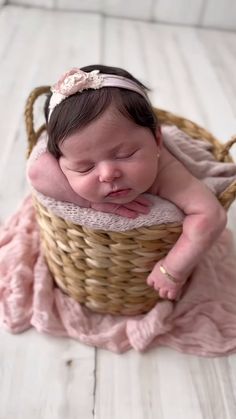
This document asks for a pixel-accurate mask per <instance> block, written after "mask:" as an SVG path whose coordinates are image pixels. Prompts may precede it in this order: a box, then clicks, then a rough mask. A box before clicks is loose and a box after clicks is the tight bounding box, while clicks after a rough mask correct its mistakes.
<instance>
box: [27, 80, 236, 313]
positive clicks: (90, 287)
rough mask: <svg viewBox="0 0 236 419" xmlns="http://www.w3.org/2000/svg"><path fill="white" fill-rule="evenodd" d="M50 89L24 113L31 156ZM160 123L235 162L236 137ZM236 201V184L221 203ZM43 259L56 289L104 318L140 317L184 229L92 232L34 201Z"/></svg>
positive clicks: (162, 117)
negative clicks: (154, 276)
mask: <svg viewBox="0 0 236 419" xmlns="http://www.w3.org/2000/svg"><path fill="white" fill-rule="evenodd" d="M49 89H50V87H49V86H43V87H39V88H36V89H34V90H33V92H32V93H31V94H30V96H29V97H28V100H27V103H26V108H25V120H26V129H27V134H28V142H29V147H28V156H29V154H30V153H31V150H32V148H33V147H34V145H35V144H36V142H37V139H38V137H39V136H40V134H41V133H42V131H43V130H44V129H45V125H44V126H42V127H40V128H39V130H37V131H36V130H35V128H34V121H33V107H34V103H35V100H36V99H37V98H38V97H39V96H40V95H43V94H45V93H47V92H49ZM156 112H157V115H158V119H159V121H160V123H162V124H163V123H165V124H169V125H176V126H178V127H179V128H180V129H181V130H182V131H184V132H186V133H187V134H188V135H190V136H191V137H192V138H194V139H196V140H197V139H198V138H201V139H204V140H205V141H208V142H210V143H211V144H212V145H213V150H212V153H213V155H214V157H215V158H216V160H218V161H221V162H231V161H232V159H231V157H230V155H229V149H230V147H231V146H232V144H233V143H234V142H236V137H235V138H232V140H231V141H229V142H228V143H226V144H224V145H222V144H221V143H219V141H218V140H217V139H216V138H214V137H213V135H212V134H210V133H209V132H208V131H206V130H205V129H203V128H201V127H199V126H198V125H197V124H195V123H193V122H191V121H189V120H187V119H184V118H180V117H178V116H176V115H173V114H172V113H169V112H166V111H163V110H160V109H156ZM235 196H236V182H234V183H233V184H231V185H230V186H229V187H228V188H227V189H226V190H225V191H224V192H223V193H222V194H221V195H220V196H219V197H218V198H219V200H220V202H221V204H222V205H223V206H224V207H225V208H226V209H228V208H229V206H230V204H231V203H232V201H233V200H234V198H235ZM33 201H34V205H35V209H36V214H37V220H38V224H39V226H40V230H41V239H42V244H43V249H44V255H45V258H46V261H47V264H48V267H49V270H50V271H51V273H52V275H53V277H54V279H55V282H56V283H57V285H58V286H59V287H60V288H61V289H62V290H63V291H64V292H65V293H67V294H68V295H70V296H71V297H73V298H74V299H75V300H77V301H78V302H80V303H82V304H84V305H85V306H86V307H88V308H90V309H91V310H94V311H96V312H100V313H110V314H114V315H121V314H122V315H135V314H141V313H145V312H147V311H149V310H150V309H151V308H152V307H153V306H154V305H155V304H156V302H157V301H158V299H159V296H158V294H157V292H156V291H154V290H153V289H151V288H150V287H148V286H147V284H146V278H147V276H148V274H149V273H150V271H151V269H152V267H153V266H154V264H155V263H156V262H157V261H158V260H159V259H160V258H162V257H163V256H164V255H166V254H167V253H168V251H169V250H170V248H171V247H172V246H173V245H174V243H175V242H176V240H177V239H178V237H179V235H180V234H181V225H178V224H165V225H164V224H163V225H158V226H152V227H145V228H138V229H135V230H130V231H128V232H127V231H126V232H121V233H119V232H110V231H101V230H99V231H98V230H92V229H89V228H85V227H82V226H79V225H75V224H73V223H71V222H68V221H65V220H64V219H62V218H59V217H57V216H55V215H54V214H53V213H51V212H50V211H48V210H47V209H46V208H45V207H43V206H42V205H41V204H40V203H39V202H38V200H37V199H36V197H35V196H34V199H33Z"/></svg>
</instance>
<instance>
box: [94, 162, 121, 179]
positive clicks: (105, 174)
mask: <svg viewBox="0 0 236 419" xmlns="http://www.w3.org/2000/svg"><path fill="white" fill-rule="evenodd" d="M120 176H121V172H120V170H119V169H118V168H117V167H115V166H114V165H113V164H110V163H104V164H103V165H102V166H101V167H100V171H99V181H100V182H112V181H113V180H114V179H117V178H119V177H120Z"/></svg>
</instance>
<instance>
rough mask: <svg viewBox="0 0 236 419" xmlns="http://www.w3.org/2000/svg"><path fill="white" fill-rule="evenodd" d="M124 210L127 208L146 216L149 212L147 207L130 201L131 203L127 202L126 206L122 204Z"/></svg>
mask: <svg viewBox="0 0 236 419" xmlns="http://www.w3.org/2000/svg"><path fill="white" fill-rule="evenodd" d="M124 205H125V207H126V208H128V209H129V210H132V211H135V212H137V213H139V214H148V213H149V211H150V207H149V206H147V205H144V204H142V203H140V202H137V201H136V200H135V201H132V202H128V203H127V204H124Z"/></svg>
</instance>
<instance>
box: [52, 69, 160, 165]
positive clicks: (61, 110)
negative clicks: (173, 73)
mask: <svg viewBox="0 0 236 419" xmlns="http://www.w3.org/2000/svg"><path fill="white" fill-rule="evenodd" d="M81 70H83V71H85V72H90V71H93V70H100V72H101V73H104V74H115V75H118V76H123V77H126V78H127V79H131V80H133V81H134V82H135V83H137V84H138V85H139V86H141V87H142V88H143V89H146V87H145V86H144V85H143V84H142V83H141V82H140V81H139V80H137V79H135V78H134V77H133V76H132V75H131V74H130V73H128V72H127V71H125V70H123V69H121V68H117V67H109V66H105V65H90V66H86V67H82V68H81ZM50 98H51V93H50V94H49V95H48V97H47V100H46V103H45V109H44V111H45V118H46V122H47V132H48V151H49V152H50V153H51V154H52V155H53V156H54V157H56V158H57V159H58V158H59V157H60V156H61V155H62V153H61V150H60V143H61V142H62V141H63V140H64V139H65V138H66V137H67V136H69V135H72V134H73V133H74V132H76V131H78V130H79V129H80V128H83V127H85V126H86V125H88V124H89V123H90V122H91V121H93V120H94V119H96V118H98V117H99V115H101V114H102V113H103V112H104V111H105V110H106V109H107V108H108V107H109V105H110V104H115V106H116V108H117V109H118V110H119V111H120V112H121V113H122V114H123V115H124V116H126V117H127V118H130V119H131V120H133V121H134V122H135V123H136V124H137V125H140V126H142V127H147V128H149V129H150V130H151V132H152V133H153V135H154V136H155V135H156V128H157V125H158V121H157V117H156V115H155V113H154V111H153V109H152V106H151V104H150V103H149V101H148V100H146V99H145V98H144V97H143V96H141V95H140V94H139V93H136V92H133V91H131V90H128V89H123V88H119V87H103V88H101V89H97V90H94V89H88V90H84V91H82V92H80V93H75V94H74V95H72V96H69V97H67V98H66V99H65V100H63V101H62V102H61V103H60V104H59V105H57V106H56V107H55V109H54V110H53V112H52V115H51V117H50V120H49V121H48V114H49V108H48V106H49V101H50Z"/></svg>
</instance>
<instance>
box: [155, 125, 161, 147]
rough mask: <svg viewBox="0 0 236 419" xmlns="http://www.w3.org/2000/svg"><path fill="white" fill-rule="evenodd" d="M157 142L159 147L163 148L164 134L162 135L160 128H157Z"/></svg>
mask: <svg viewBox="0 0 236 419" xmlns="http://www.w3.org/2000/svg"><path fill="white" fill-rule="evenodd" d="M156 142H157V145H158V146H159V147H162V143H163V141H162V133H161V127H160V126H157V128H156Z"/></svg>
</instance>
